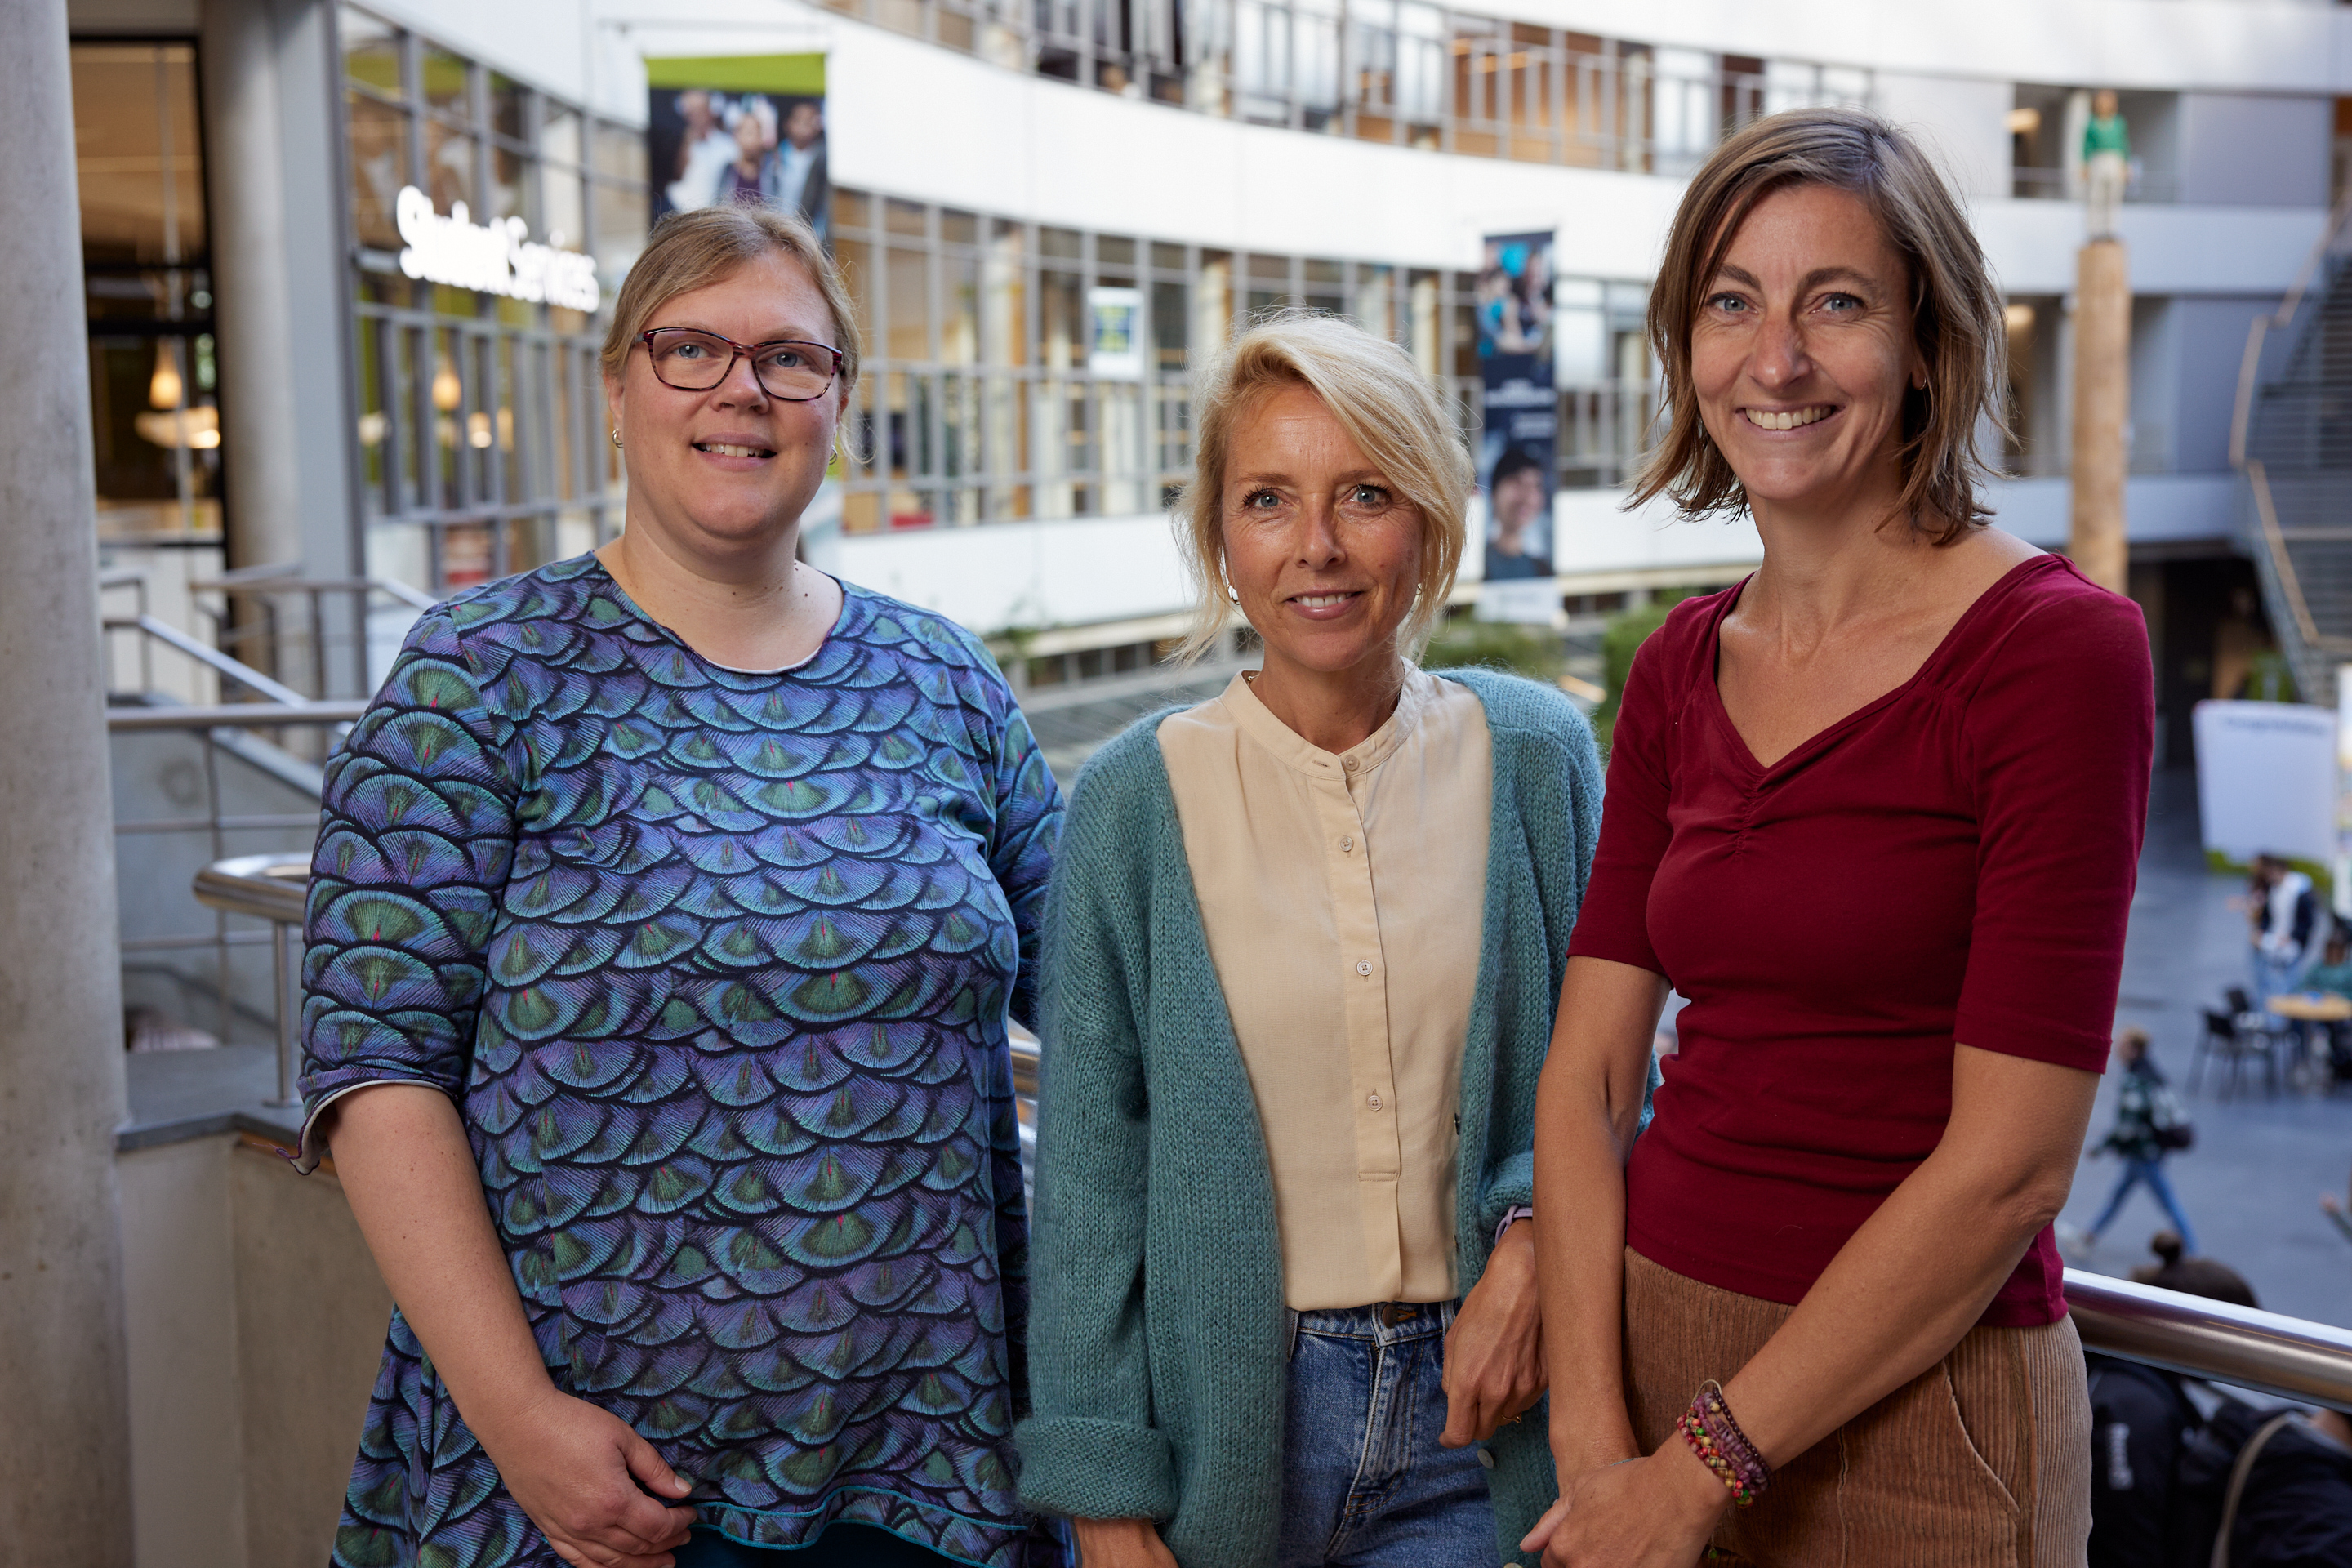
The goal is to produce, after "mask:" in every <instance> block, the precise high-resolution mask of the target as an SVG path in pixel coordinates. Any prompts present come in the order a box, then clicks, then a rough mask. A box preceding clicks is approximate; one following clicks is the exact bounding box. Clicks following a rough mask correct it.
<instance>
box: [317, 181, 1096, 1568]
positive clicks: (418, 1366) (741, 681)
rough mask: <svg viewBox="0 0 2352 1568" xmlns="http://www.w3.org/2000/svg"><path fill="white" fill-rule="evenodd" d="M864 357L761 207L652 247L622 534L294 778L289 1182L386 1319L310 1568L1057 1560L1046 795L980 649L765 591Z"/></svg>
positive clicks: (825, 269) (637, 321)
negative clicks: (1020, 1060) (1029, 1344)
mask: <svg viewBox="0 0 2352 1568" xmlns="http://www.w3.org/2000/svg"><path fill="white" fill-rule="evenodd" d="M857 346H858V345H857V327H856V321H854V320H852V318H851V315H850V310H849V305H848V301H847V300H846V298H845V294H844V291H843V289H842V286H841V280H840V278H839V276H838V275H837V274H836V273H835V270H834V267H833V263H832V261H831V260H830V258H827V257H826V255H825V253H824V248H823V247H821V246H819V245H818V243H817V242H816V240H815V238H814V236H812V235H811V234H810V232H809V230H808V228H807V226H805V225H803V223H801V221H800V220H799V219H797V218H794V217H787V216H781V215H779V214H778V213H776V212H774V211H773V210H771V209H765V208H759V207H751V206H724V207H711V208H706V209H704V210H702V211H698V212H693V213H688V214H684V215H681V216H676V217H672V218H670V219H668V220H667V221H665V222H664V223H663V224H662V225H661V226H659V227H658V228H656V230H655V231H654V234H653V237H652V240H651V242H650V243H649V244H648V245H647V246H646V250H645V253H644V254H643V255H642V256H640V257H639V258H638V259H637V261H636V263H635V265H634V266H633V267H631V268H630V269H629V277H628V281H627V282H626V283H625V285H624V286H623V288H622V289H621V295H620V299H619V300H618V301H617V302H616V303H615V306H614V317H613V324H612V328H611V331H610V333H609V335H608V336H607V338H606V340H605V344H604V384H605V393H606V397H607V402H608V405H609V407H610V410H611V416H612V439H613V442H614V445H615V446H617V447H621V448H622V450H623V451H624V452H625V454H626V457H627V462H628V467H629V502H628V508H629V510H628V530H627V531H626V532H625V533H624V534H623V535H622V536H621V538H620V539H619V540H617V541H616V542H614V543H612V544H609V545H607V546H605V547H604V549H603V550H601V551H598V552H596V553H594V554H593V555H583V556H581V557H579V558H578V559H576V560H572V561H565V562H561V563H557V564H555V565H552V566H547V567H542V568H541V569H540V570H538V571H536V572H530V573H525V574H522V575H521V576H519V577H513V578H509V579H508V580H506V581H504V582H500V583H493V584H488V585H487V586H484V587H482V588H478V589H476V590H473V591H471V592H468V593H467V594H463V595H459V596H458V597H457V598H455V599H453V600H451V601H450V602H449V603H447V604H446V605H442V606H440V607H439V608H437V609H435V610H432V611H429V612H427V614H426V615H425V617H424V618H423V619H422V620H420V621H419V622H418V623H417V626H416V629H415V632H413V633H412V634H411V635H410V637H409V638H408V643H407V646H406V647H405V648H404V649H403V651H402V653H401V656H400V658H399V661H398V662H397V663H396V664H395V666H394V668H393V671H392V674H391V677H390V679H388V680H387V681H386V682H385V684H384V687H383V691H382V692H381V693H380V694H379V695H378V696H377V698H376V700H375V701H374V703H373V705H372V706H371V707H370V709H369V710H368V712H367V714H366V715H365V716H364V717H363V718H362V720H361V721H360V722H359V724H358V725H357V726H356V727H355V728H354V729H353V731H352V736H351V740H350V742H348V744H347V745H346V746H345V748H344V749H343V751H342V752H341V753H339V754H338V755H337V757H336V758H335V760H334V762H333V763H331V765H330V767H329V769H328V773H327V781H328V782H327V792H326V809H325V820H324V822H323V824H322V826H321V828H320V836H319V848H318V858H317V862H316V866H315V869H314V872H313V877H312V881H311V888H310V962H309V965H308V969H307V971H306V979H307V981H308V985H309V991H310V994H309V999H308V1003H307V1006H306V1009H305V1014H304V1019H305V1029H306V1033H305V1038H304V1046H305V1053H306V1060H305V1064H304V1072H303V1078H302V1089H303V1094H304V1096H305V1098H306V1100H307V1103H308V1105H309V1108H310V1109H309V1118H310V1120H309V1125H308V1127H307V1128H306V1131H305V1139H304V1142H305V1145H306V1148H305V1154H306V1157H308V1158H311V1159H315V1158H316V1156H317V1152H318V1145H320V1143H331V1145H332V1146H333V1150H334V1155H335V1161H336V1166H337V1169H338V1170H339V1172H340V1173H341V1177H342V1182H343V1186H344V1190H345V1191H346V1192H347V1193H348V1194H350V1197H351V1203H352V1211H353V1212H354V1213H355V1214H356V1215H358V1218H359V1221H360V1226H361V1228H362V1230H363V1231H364V1232H365V1233H366V1236H367V1239H368V1244H369V1246H370V1247H372V1248H373V1250H374V1253H375V1257H376V1261H377V1262H378V1263H379V1264H380V1265H381V1266H382V1268H383V1276H384V1279H385V1280H386V1281H387V1282H388V1283H389V1284H390V1285H391V1287H392V1292H393V1296H394V1299H395V1300H397V1301H398V1303H399V1308H398V1310H397V1312H396V1313H395V1315H394V1319H393V1322H392V1332H391V1340H390V1343H389V1344H388V1345H387V1346H386V1348H385V1351H384V1357H383V1372H382V1373H381V1374H380V1376H379V1377H378V1379H377V1382H376V1387H375V1397H374V1400H373V1404H372V1405H370V1407H369V1412H368V1418H367V1426H366V1428H365V1430H364V1432H363V1433H362V1436H361V1441H360V1455H359V1460H358V1463H357V1465H356V1467H355V1468H354V1469H353V1471H352V1487H351V1492H350V1496H349V1500H348V1501H347V1503H346V1505H345V1511H344V1515H343V1521H342V1527H341V1531H339V1533H338V1535H337V1537H336V1547H335V1562H336V1563H339V1564H345V1565H347V1568H357V1565H358V1564H362V1563H437V1564H445V1565H446V1568H504V1565H508V1564H518V1565H519V1564H531V1565H533V1568H553V1565H554V1564H555V1563H558V1562H559V1561H561V1562H563V1563H583V1564H595V1565H597V1568H665V1565H667V1564H669V1563H672V1562H673V1561H675V1562H677V1563H686V1564H694V1565H699V1568H715V1565H722V1564H740V1563H762V1562H766V1563H775V1562H789V1563H793V1564H795V1565H797V1568H823V1565H826V1564H843V1565H852V1564H854V1565H856V1568H944V1565H945V1564H947V1563H967V1564H972V1563H977V1564H982V1565H984V1568H1042V1565H1044V1564H1048V1563H1062V1562H1064V1561H1065V1560H1066V1547H1065V1546H1064V1545H1063V1544H1062V1543H1061V1541H1060V1540H1059V1535H1058V1531H1055V1530H1054V1529H1051V1528H1033V1524H1032V1521H1031V1520H1030V1519H1029V1518H1028V1517H1027V1516H1026V1515H1025V1514H1024V1512H1023V1510H1022V1509H1021V1507H1020V1504H1019V1502H1018V1501H1017V1500H1016V1499H1015V1497H1014V1495H1013V1452H1012V1433H1011V1426H1012V1417H1013V1411H1014V1409H1015V1408H1016V1407H1017V1406H1018V1405H1019V1403H1020V1400H1021V1387H1020V1382H1019V1367H1020V1345H1021V1335H1022V1324H1023V1311H1022V1306H1023V1286H1022V1272H1021V1270H1022V1264H1023V1260H1024V1256H1025V1253H1026V1250H1027V1237H1026V1226H1025V1219H1024V1214H1023V1212H1022V1198H1021V1172H1020V1149H1019V1144H1018V1142H1017V1139H1016V1131H1017V1130H1016V1126H1015V1122H1014V1120H1013V1089H1012V1065H1011V1061H1010V1059H1009V1058H1008V1055H1007V1051H1006V1041H1005V1016H1006V1014H1007V1012H1008V1010H1009V1011H1010V1012H1011V1013H1012V1014H1013V1016H1019V1017H1028V1016H1033V1015H1032V1007H1031V1003H1032V998H1033V997H1034V994H1035V991H1034V973H1035V964H1034V958H1035V952H1036V948H1035V933H1036V931H1037V926H1038V918H1039V912H1040V908H1041V906H1042V904H1043V901H1044V894H1045V871H1046V863H1047V860H1048V859H1049V858H1050V857H1051V855H1052V851H1053V841H1054V835H1055V828H1056V826H1057V824H1058V821H1059V818H1060V815H1061V802H1060V798H1059V795H1058V794H1057V793H1056V791H1055V785H1054V781H1053V779H1052V777H1051V776H1050V775H1049V774H1048V773H1046V772H1045V767H1044V764H1043V763H1041V762H1040V760H1039V758H1038V754H1037V748H1036V744H1035V742H1034V741H1033V740H1032V739H1031V738H1030V734H1029V730H1028V727H1027V726H1026V725H1025V724H1024V722H1023V721H1022V718H1021V714H1020V710H1018V709H1016V708H1015V707H1014V706H1013V699H1012V695H1011V693H1010V692H1009V691H1008V690H1007V689H1006V688H1005V685H1004V682H1003V679H1002V678H1001V677H999V675H998V674H997V672H996V669H995V667H994V666H993V665H992V663H991V662H990V661H989V658H988V655H987V654H986V653H985V652H984V651H983V650H982V647H981V646H980V644H979V643H978V642H977V641H976V640H974V639H973V638H972V637H970V636H969V635H967V634H966V633H964V632H963V631H961V629H960V628H958V627H956V626H951V625H950V624H948V623H947V622H945V621H942V620H940V618H939V617H937V616H932V615H929V614H928V613H926V612H924V611H921V610H918V609H915V608H913V607H912V606H909V605H902V604H898V603H896V602H894V601H892V600H889V599H886V598H883V597H881V596H880V595H876V594H871V593H868V592H866V590H865V589H862V588H858V587H856V586H853V585H851V584H845V583H839V582H836V581H835V580H834V579H833V578H831V577H827V576H824V574H820V573H817V572H815V571H813V570H811V569H810V568H809V567H808V566H806V565H803V564H800V563H796V562H795V560H794V548H793V547H794V545H795V543H796V542H797V539H798V535H799V531H800V520H801V512H802V510H803V508H804V507H805V506H806V505H807V504H808V501H809V498H810V497H811V496H812V495H814V493H815V490H816V488H817V484H818V482H819V480H820V479H822V478H823V477H824V468H825V460H826V458H827V456H828V454H829V453H830V452H831V451H832V450H833V448H834V441H835V431H836V428H837V426H838V422H839V420H840V417H841V411H842V408H843V406H844V405H845V404H846V403H847V401H848V398H849V394H850V390H851V388H852V386H853V385H854V384H855V383H856V376H857ZM689 1528H691V1530H692V1535H691V1538H689V1535H688V1531H689ZM782 1548H792V1549H794V1550H793V1551H791V1552H790V1553H789V1555H782V1554H780V1553H779V1552H777V1551H774V1550H768V1549H782Z"/></svg>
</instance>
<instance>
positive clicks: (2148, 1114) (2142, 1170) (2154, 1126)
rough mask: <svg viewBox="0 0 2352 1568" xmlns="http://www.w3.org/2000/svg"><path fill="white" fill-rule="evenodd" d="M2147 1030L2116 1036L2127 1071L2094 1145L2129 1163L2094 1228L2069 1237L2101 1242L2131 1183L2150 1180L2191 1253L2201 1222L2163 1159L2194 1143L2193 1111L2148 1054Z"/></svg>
mask: <svg viewBox="0 0 2352 1568" xmlns="http://www.w3.org/2000/svg"><path fill="white" fill-rule="evenodd" d="M2147 1047H2148V1039H2147V1030H2146V1029H2126V1030H2125V1031H2124V1032H2123V1034H2122V1035H2121V1037H2118V1038H2117V1039H2116V1060H2117V1061H2118V1062H2120V1063H2121V1064H2122V1065H2123V1069H2124V1071H2123V1077H2122V1078H2121V1079H2119V1080H2118V1081H2117V1083H2116V1124H2115V1125H2114V1126H2113V1127H2111V1128H2109V1129H2108V1130H2107V1135H2106V1136H2105V1138H2103V1139H2101V1140H2100V1141H2099V1143H2098V1146H2097V1147H2096V1148H2095V1149H2093V1150H2092V1151H2091V1152H2092V1153H2093V1154H2094V1155H2098V1154H2113V1155H2115V1156H2116V1158H2117V1159H2119V1160H2121V1161H2122V1162H2123V1163H2124V1168H2123V1172H2122V1173H2121V1174H2120V1175H2118V1176H2117V1177H2116V1185H2115V1190H2114V1191H2113V1192H2111V1193H2109V1194H2107V1202H2106V1206H2105V1207H2104V1208H2102V1209H2100V1210H2099V1217H2098V1218H2096V1219H2095V1220H2093V1221H2092V1222H2091V1228H2090V1229H2088V1230H2087V1231H2084V1233H2083V1234H2082V1235H2081V1237H2069V1238H2068V1239H2069V1240H2070V1241H2072V1242H2075V1243H2077V1244H2078V1245H2079V1246H2080V1247H2082V1248H2083V1249H2084V1250H2085V1251H2087V1250H2088V1249H2090V1248H2091V1247H2096V1246H2098V1244H2099V1237H2101V1236H2102V1235H2104V1234H2105V1231H2106V1228H2107V1226H2110V1225H2112V1224H2114V1223H2115V1218H2116V1214H2117V1212H2118V1211H2120V1210H2121V1209H2122V1208H2123V1206H2124V1200H2125V1199H2126V1198H2127V1197H2129V1196H2130V1195H2131V1192H2132V1189H2133V1188H2134V1187H2137V1186H2146V1187H2147V1190H2148V1193H2149V1195H2151V1196H2152V1197H2154V1198H2155V1199H2156V1201H2157V1202H2158V1203H2159V1204H2161V1205H2164V1213H2165V1215H2166V1217H2167V1218H2168V1219H2170V1220H2171V1221H2172V1228H2173V1229H2174V1230H2175V1231H2177V1232H2179V1236H2180V1239H2181V1243H2182V1245H2184V1246H2185V1247H2188V1248H2189V1251H2190V1252H2191V1253H2194V1252H2195V1251H2196V1250H2197V1228H2196V1227H2195V1226H2192V1225H2190V1224H2189V1215H2187V1214H2186V1213H2184V1212H2183V1211H2182V1209H2181V1207H2180V1199H2179V1196H2178V1195H2176V1194H2174V1192H2173V1190H2172V1184H2171V1183H2170V1182H2169V1181H2168V1180H2166V1179H2165V1174H2164V1162H2165V1158H2166V1156H2168V1155H2170V1154H2176V1153H2179V1152H2181V1151H2182V1150H2185V1149H2187V1148H2188V1147H2189V1141H2190V1138H2191V1132H2190V1130H2189V1113H2188V1112H2187V1111H2185V1110H2182V1109H2181V1106H2180V1100H2179V1097H2178V1096H2177V1095H2175V1094H2174V1093H2173V1092H2172V1088H2171V1086H2170V1085H2169V1084H2168V1083H2166V1082H2165V1081H2164V1074H2163V1073H2162V1072H2161V1071H2160V1070H2158V1068H2157V1065H2156V1058H2154V1057H2152V1056H2150V1055H2149V1054H2148V1048H2147Z"/></svg>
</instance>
